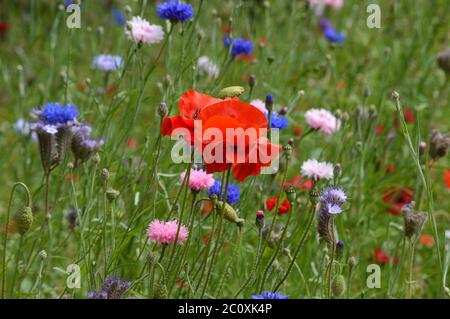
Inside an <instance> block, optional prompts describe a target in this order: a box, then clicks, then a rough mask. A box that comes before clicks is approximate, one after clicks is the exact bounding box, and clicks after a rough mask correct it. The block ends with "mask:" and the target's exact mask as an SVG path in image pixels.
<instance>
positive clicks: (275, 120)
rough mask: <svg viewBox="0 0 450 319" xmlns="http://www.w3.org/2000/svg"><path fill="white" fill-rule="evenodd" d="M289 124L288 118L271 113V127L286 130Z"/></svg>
mask: <svg viewBox="0 0 450 319" xmlns="http://www.w3.org/2000/svg"><path fill="white" fill-rule="evenodd" d="M288 125H289V122H288V120H287V118H286V117H285V116H283V115H280V114H278V113H277V112H270V127H271V128H276V129H279V130H282V129H285V128H286V127H288Z"/></svg>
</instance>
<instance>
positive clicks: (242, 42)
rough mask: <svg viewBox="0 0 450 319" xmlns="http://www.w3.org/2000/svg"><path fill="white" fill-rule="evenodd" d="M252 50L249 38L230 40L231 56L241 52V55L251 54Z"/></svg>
mask: <svg viewBox="0 0 450 319" xmlns="http://www.w3.org/2000/svg"><path fill="white" fill-rule="evenodd" d="M225 45H226V43H225ZM229 45H230V44H229ZM252 52H253V43H252V41H251V40H246V39H243V38H237V39H234V40H232V41H231V56H232V57H233V58H235V57H237V56H238V55H241V54H242V55H247V54H251V53H252Z"/></svg>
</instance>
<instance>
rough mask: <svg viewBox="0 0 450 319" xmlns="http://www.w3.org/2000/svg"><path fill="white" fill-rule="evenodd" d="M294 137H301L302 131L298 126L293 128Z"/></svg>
mask: <svg viewBox="0 0 450 319" xmlns="http://www.w3.org/2000/svg"><path fill="white" fill-rule="evenodd" d="M294 135H295V136H302V135H303V130H302V128H301V127H300V126H295V127H294Z"/></svg>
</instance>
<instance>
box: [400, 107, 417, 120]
mask: <svg viewBox="0 0 450 319" xmlns="http://www.w3.org/2000/svg"><path fill="white" fill-rule="evenodd" d="M403 116H404V117H405V121H406V122H408V123H414V122H415V120H416V117H415V116H414V113H413V112H412V111H411V110H410V109H409V108H408V107H407V106H404V107H403Z"/></svg>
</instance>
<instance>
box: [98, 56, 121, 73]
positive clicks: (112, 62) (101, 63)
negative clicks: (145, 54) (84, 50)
mask: <svg viewBox="0 0 450 319" xmlns="http://www.w3.org/2000/svg"><path fill="white" fill-rule="evenodd" d="M122 64H123V61H122V58H121V57H120V56H117V55H109V54H100V55H97V56H96V57H95V58H94V60H93V61H92V66H93V67H94V68H95V69H97V70H100V71H103V72H112V71H116V70H117V69H119V68H121V67H122Z"/></svg>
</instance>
